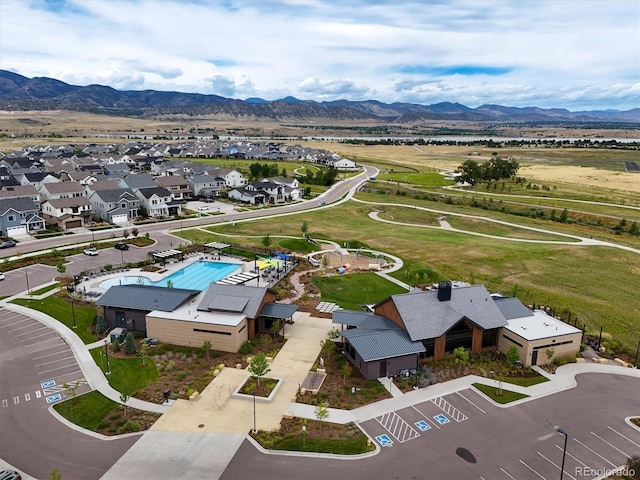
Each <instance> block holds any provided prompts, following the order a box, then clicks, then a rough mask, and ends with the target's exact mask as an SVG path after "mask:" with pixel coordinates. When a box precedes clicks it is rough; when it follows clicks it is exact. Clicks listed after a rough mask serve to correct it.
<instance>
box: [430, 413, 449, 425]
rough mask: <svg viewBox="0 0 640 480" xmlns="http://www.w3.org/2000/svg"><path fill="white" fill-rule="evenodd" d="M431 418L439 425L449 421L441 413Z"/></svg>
mask: <svg viewBox="0 0 640 480" xmlns="http://www.w3.org/2000/svg"><path fill="white" fill-rule="evenodd" d="M433 418H434V419H435V421H436V422H438V423H439V424H440V425H444V424H445V423H449V419H448V418H447V417H446V416H445V415H443V414H442V413H440V414H439V415H435V416H434V417H433Z"/></svg>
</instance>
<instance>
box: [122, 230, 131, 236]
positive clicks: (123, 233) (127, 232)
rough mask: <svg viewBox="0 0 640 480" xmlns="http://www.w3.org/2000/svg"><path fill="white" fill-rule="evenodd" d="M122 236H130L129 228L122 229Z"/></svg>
mask: <svg viewBox="0 0 640 480" xmlns="http://www.w3.org/2000/svg"><path fill="white" fill-rule="evenodd" d="M122 236H123V237H124V238H127V237H128V236H129V230H127V229H126V228H125V229H124V230H123V231H122Z"/></svg>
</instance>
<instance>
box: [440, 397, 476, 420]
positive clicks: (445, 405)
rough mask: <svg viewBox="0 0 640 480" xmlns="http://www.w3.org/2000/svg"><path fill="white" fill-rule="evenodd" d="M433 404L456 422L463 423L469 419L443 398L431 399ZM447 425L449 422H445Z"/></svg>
mask: <svg viewBox="0 0 640 480" xmlns="http://www.w3.org/2000/svg"><path fill="white" fill-rule="evenodd" d="M431 403H433V404H434V405H435V406H437V407H438V408H439V409H440V410H442V411H443V412H444V413H446V414H448V415H449V416H450V417H451V418H453V419H454V420H455V421H456V422H462V421H464V420H466V419H467V418H469V417H467V416H466V415H465V414H464V413H462V412H461V411H460V410H458V409H457V408H456V407H454V406H453V405H451V404H450V403H449V402H447V401H446V400H445V399H444V398H443V397H436V398H432V399H431ZM447 421H448V420H447ZM445 423H447V422H445Z"/></svg>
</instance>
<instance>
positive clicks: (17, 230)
mask: <svg viewBox="0 0 640 480" xmlns="http://www.w3.org/2000/svg"><path fill="white" fill-rule="evenodd" d="M26 234H27V226H26V225H20V226H19V227H7V237H13V236H18V235H26Z"/></svg>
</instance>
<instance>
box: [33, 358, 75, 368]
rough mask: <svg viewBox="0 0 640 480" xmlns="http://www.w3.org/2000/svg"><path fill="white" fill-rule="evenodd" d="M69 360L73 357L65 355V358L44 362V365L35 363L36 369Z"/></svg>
mask: <svg viewBox="0 0 640 480" xmlns="http://www.w3.org/2000/svg"><path fill="white" fill-rule="evenodd" d="M70 358H75V357H74V356H73V355H67V356H66V357H62V358H57V359H55V360H50V361H48V362H44V363H36V365H35V366H36V367H44V366H45V365H51V364H52V363H58V362H63V361H67V360H69V359H70Z"/></svg>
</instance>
